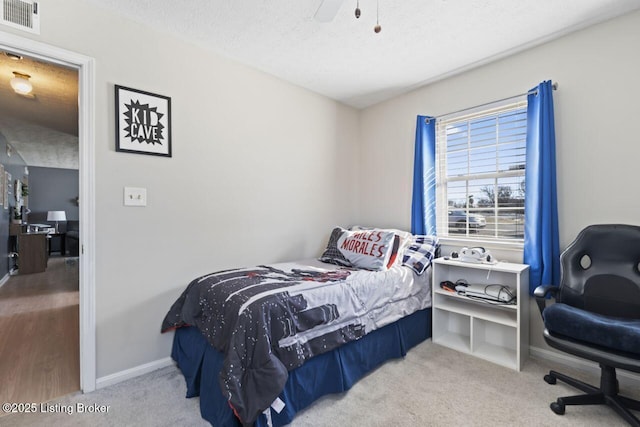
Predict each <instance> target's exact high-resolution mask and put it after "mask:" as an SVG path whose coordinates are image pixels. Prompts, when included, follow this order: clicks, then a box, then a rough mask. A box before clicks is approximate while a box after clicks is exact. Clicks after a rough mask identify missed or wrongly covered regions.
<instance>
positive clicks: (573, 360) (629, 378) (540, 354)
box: [529, 346, 640, 387]
mask: <svg viewBox="0 0 640 427" xmlns="http://www.w3.org/2000/svg"><path fill="white" fill-rule="evenodd" d="M529 355H530V356H531V357H532V358H534V359H535V358H537V359H543V360H546V361H549V362H553V363H558V364H561V365H564V366H568V367H570V368H574V369H579V370H581V371H586V372H589V373H590V374H593V375H594V376H595V377H596V378H600V367H599V365H598V364H597V363H595V362H590V361H588V360H585V359H580V358H578V357H574V356H571V355H569V354H565V353H558V352H556V351H552V350H547V349H545V348H540V347H534V346H530V347H529ZM616 374H617V377H618V379H619V380H621V381H622V382H628V384H632V385H633V386H634V387H639V386H640V375H637V374H634V373H632V372H629V371H625V370H622V369H616ZM594 384H595V385H596V386H597V384H596V383H594Z"/></svg>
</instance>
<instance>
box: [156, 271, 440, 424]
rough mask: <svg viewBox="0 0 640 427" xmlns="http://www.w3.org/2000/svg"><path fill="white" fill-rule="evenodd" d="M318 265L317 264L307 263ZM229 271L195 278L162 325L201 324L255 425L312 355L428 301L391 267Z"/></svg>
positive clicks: (231, 392) (425, 292)
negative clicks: (291, 375)
mask: <svg viewBox="0 0 640 427" xmlns="http://www.w3.org/2000/svg"><path fill="white" fill-rule="evenodd" d="M306 264H313V263H306ZM306 264H304V263H299V264H298V263H283V264H274V265H261V266H257V267H253V268H246V269H234V270H225V271H220V272H216V273H212V274H208V275H206V276H202V277H199V278H197V279H195V280H193V281H192V282H191V283H190V284H189V285H188V286H187V288H186V289H185V291H184V292H183V293H182V295H181V296H180V297H179V298H178V299H177V300H176V302H175V303H174V304H173V306H172V307H171V309H170V310H169V312H168V313H167V315H166V317H165V319H164V322H163V324H162V331H163V332H165V331H168V330H171V329H175V328H179V327H182V326H187V325H189V326H196V327H198V329H199V330H200V332H201V333H202V334H203V336H204V337H205V338H206V339H207V340H208V341H209V343H210V344H211V345H212V346H213V347H214V348H215V349H217V350H218V351H220V352H222V353H223V354H224V365H223V368H222V371H221V374H220V378H219V381H220V386H221V389H222V390H223V393H225V394H226V397H227V398H228V400H229V404H230V405H231V406H232V408H233V410H234V412H235V413H236V415H237V416H238V417H239V418H240V420H241V421H242V422H243V423H245V424H246V423H252V422H253V421H255V419H256V418H257V417H258V416H259V415H260V413H262V411H264V410H265V409H266V408H268V407H269V405H271V403H272V402H273V401H274V400H275V399H276V398H277V396H278V395H279V394H280V392H281V391H282V389H283V388H284V385H285V383H286V381H287V378H288V371H290V370H292V369H295V368H297V367H299V366H301V365H302V364H303V363H304V362H305V361H306V360H308V359H310V358H311V357H313V356H315V355H318V354H322V353H325V352H327V351H331V350H333V349H335V348H337V347H339V346H341V345H343V344H345V343H347V342H350V341H354V340H357V339H359V338H361V337H362V336H363V335H365V334H366V333H368V332H370V331H371V330H373V329H377V328H379V327H382V326H384V325H386V324H389V323H392V322H394V321H396V320H397V319H398V318H400V317H402V316H405V315H407V314H408V313H411V312H413V311H415V310H419V309H422V308H425V307H427V306H429V305H430V293H429V286H428V281H427V282H426V283H427V284H426V286H423V285H421V284H419V283H417V282H421V281H424V280H426V279H422V278H420V276H417V275H415V274H413V273H412V272H411V270H409V269H407V268H404V267H398V268H397V270H398V271H397V272H395V274H396V275H398V276H402V277H401V278H400V279H402V280H404V281H405V282H407V283H408V285H407V287H406V288H403V290H401V291H400V292H399V293H398V289H397V283H395V282H397V281H400V282H401V281H402V280H400V279H399V278H398V277H394V274H389V273H390V272H391V270H389V271H388V272H383V273H380V272H372V271H365V270H358V269H355V268H348V267H340V266H335V265H329V264H324V263H320V262H317V261H316V262H315V264H314V265H306ZM373 278H377V280H373Z"/></svg>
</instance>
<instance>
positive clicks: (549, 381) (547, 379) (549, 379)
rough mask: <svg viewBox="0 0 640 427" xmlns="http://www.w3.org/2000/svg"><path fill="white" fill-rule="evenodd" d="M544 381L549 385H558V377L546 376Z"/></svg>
mask: <svg viewBox="0 0 640 427" xmlns="http://www.w3.org/2000/svg"><path fill="white" fill-rule="evenodd" d="M544 380H545V382H546V383H547V384H555V383H556V377H554V376H551V375H545V376H544Z"/></svg>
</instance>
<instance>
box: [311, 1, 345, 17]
mask: <svg viewBox="0 0 640 427" xmlns="http://www.w3.org/2000/svg"><path fill="white" fill-rule="evenodd" d="M342 3H343V0H323V1H322V3H320V7H318V10H317V11H316V14H315V15H314V18H315V20H316V21H318V22H331V21H333V18H335V16H336V14H337V13H338V11H339V10H340V7H341V6H342Z"/></svg>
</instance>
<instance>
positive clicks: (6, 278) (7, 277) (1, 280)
mask: <svg viewBox="0 0 640 427" xmlns="http://www.w3.org/2000/svg"><path fill="white" fill-rule="evenodd" d="M9 277H11V275H10V274H9V273H7V274H5V275H4V277H3V278H2V279H0V288H1V287H2V285H4V284H5V283H7V280H9Z"/></svg>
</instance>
